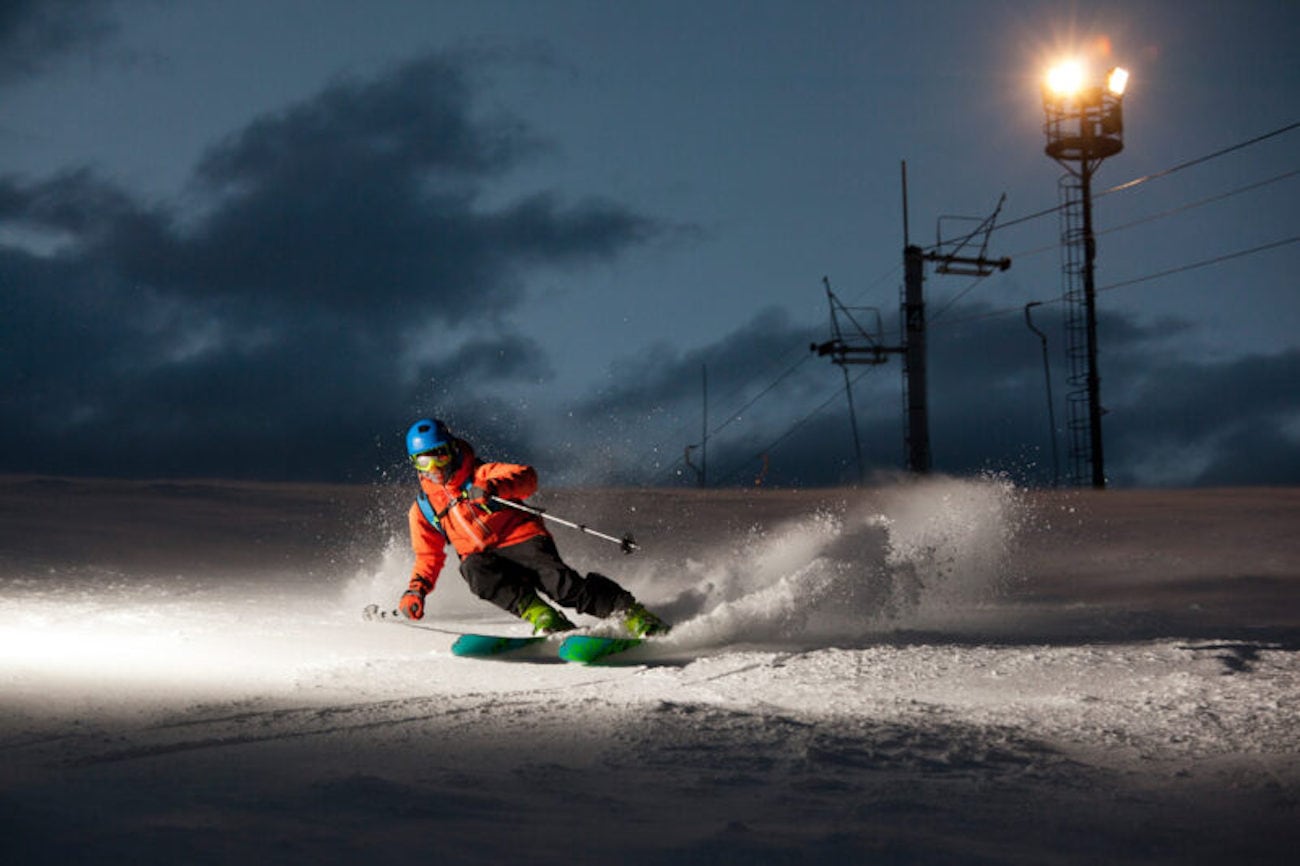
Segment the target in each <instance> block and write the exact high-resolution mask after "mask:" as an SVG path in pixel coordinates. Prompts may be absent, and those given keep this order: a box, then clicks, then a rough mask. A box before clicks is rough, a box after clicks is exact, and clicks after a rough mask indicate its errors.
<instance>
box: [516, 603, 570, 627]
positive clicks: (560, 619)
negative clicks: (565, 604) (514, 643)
mask: <svg viewBox="0 0 1300 866" xmlns="http://www.w3.org/2000/svg"><path fill="white" fill-rule="evenodd" d="M518 613H519V618H520V619H523V620H527V621H528V622H530V623H532V626H533V634H554V633H555V632H558V631H573V629H574V625H573V623H571V622H569V619H568V617H566V616H565V615H564V614H562V613H560V612H559V611H558V610H556V609H555V608H553V607H551V606H550V605H549V604H547V603H546V602H544V601H542V600H541V599H540V598H538V597H537V596H536V595H530V596H528V597H527V598H525V599H524V600H523V601H521V602H520V603H519V611H518Z"/></svg>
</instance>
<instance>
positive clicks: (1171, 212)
mask: <svg viewBox="0 0 1300 866" xmlns="http://www.w3.org/2000/svg"><path fill="white" fill-rule="evenodd" d="M1297 175H1300V169H1292V170H1290V171H1285V172H1282V173H1281V174H1277V175H1274V176H1272V177H1269V178H1265V179H1264V180H1259V181H1255V182H1254V183H1249V184H1246V185H1245V186H1240V187H1237V188H1235V189H1231V190H1228V191H1227V192H1223V193H1219V194H1218V195H1212V196H1207V197H1205V198H1202V199H1198V200H1196V201H1193V202H1188V203H1187V204H1184V205H1180V206H1178V207H1175V208H1170V209H1168V210H1164V211H1161V212H1159V213H1155V214H1149V215H1147V216H1145V217H1140V218H1139V219H1136V220H1132V221H1130V222H1127V223H1123V224H1121V225H1117V226H1112V227H1111V228H1108V229H1103V230H1101V231H1098V232H1094V233H1093V234H1094V236H1095V237H1102V236H1103V235H1109V234H1114V233H1115V232H1118V231H1123V230H1126V229H1130V228H1133V227H1134V226H1139V225H1143V224H1145V223H1149V222H1155V221H1156V220H1160V219H1165V218H1166V217H1171V216H1175V215H1177V214H1180V213H1184V212H1186V211H1190V210H1194V209H1196V208H1198V207H1204V206H1205V205H1208V204H1214V203H1215V202H1219V201H1223V200H1225V199H1229V198H1231V197H1233V196H1235V195H1241V194H1242V193H1246V192H1251V191H1252V190H1256V189H1260V188H1262V187H1266V186H1270V185H1272V184H1275V183H1280V182H1281V181H1284V180H1289V179H1291V178H1293V177H1296V176H1297ZM1059 246H1060V244H1059V242H1053V243H1050V244H1045V245H1043V246H1039V247H1035V248H1033V249H1030V250H1023V251H1020V252H1015V253H1012V255H1011V258H1013V259H1022V258H1025V257H1026V256H1031V255H1037V254H1039V253H1044V252H1048V251H1049V250H1054V249H1057V248H1058V247H1059ZM1266 248H1267V247H1266ZM985 279H986V277H983V276H981V277H979V278H978V279H976V280H974V281H972V282H971V284H970V285H968V286H966V288H964V289H962V290H961V291H960V292H958V293H957V294H956V295H954V296H953V297H951V298H949V299H948V301H947V302H946V303H945V304H944V305H943V306H942V307H940V308H939V311H938V312H937V313H935V314H934V315H933V316H932V317H931V318H930V321H931V322H932V323H933V322H937V321H939V319H940V318H941V317H942V316H943V315H944V313H946V312H947V311H948V310H949V309H950V308H951V307H952V306H953V305H954V304H956V303H957V302H958V301H960V300H961V299H962V298H964V297H965V296H966V295H968V294H970V292H971V291H973V290H974V289H975V288H976V287H977V286H978V285H979V284H980V283H982V282H983V281H984V280H985Z"/></svg>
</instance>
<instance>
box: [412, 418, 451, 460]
mask: <svg viewBox="0 0 1300 866" xmlns="http://www.w3.org/2000/svg"><path fill="white" fill-rule="evenodd" d="M451 438H452V437H451V431H450V430H448V429H447V425H446V424H444V423H442V422H441V421H438V420H436V419H434V418H421V419H420V420H419V421H416V422H415V423H414V424H412V425H411V429H410V430H407V431H406V453H407V456H409V457H414V456H415V455H416V454H423V453H424V452H425V451H432V450H433V449H435V448H437V447H438V446H439V445H449V444H451Z"/></svg>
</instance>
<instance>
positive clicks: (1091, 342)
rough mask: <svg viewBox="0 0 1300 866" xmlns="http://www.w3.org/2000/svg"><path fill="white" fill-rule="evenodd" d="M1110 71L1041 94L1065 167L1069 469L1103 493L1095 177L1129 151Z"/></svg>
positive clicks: (1051, 82) (1052, 83)
mask: <svg viewBox="0 0 1300 866" xmlns="http://www.w3.org/2000/svg"><path fill="white" fill-rule="evenodd" d="M1127 81H1128V73H1127V72H1125V71H1124V70H1123V69H1118V68H1116V69H1112V70H1111V72H1110V74H1109V76H1108V77H1107V81H1106V84H1105V86H1102V85H1089V84H1086V83H1085V82H1084V81H1083V74H1082V70H1081V68H1079V67H1077V66H1063V67H1058V68H1057V69H1056V70H1053V72H1052V73H1051V74H1049V76H1048V82H1047V85H1046V86H1045V87H1044V89H1043V108H1044V110H1045V111H1046V114H1047V119H1046V121H1045V122H1044V124H1043V130H1044V131H1045V132H1046V133H1047V148H1046V150H1047V155H1048V156H1050V157H1051V158H1052V159H1054V160H1056V161H1057V162H1059V163H1060V164H1061V165H1063V166H1065V169H1066V171H1067V172H1068V173H1067V174H1065V175H1064V176H1062V178H1061V180H1060V185H1059V189H1060V197H1061V208H1060V212H1061V267H1062V282H1063V289H1064V297H1065V307H1066V315H1065V323H1066V324H1065V337H1066V355H1067V360H1068V363H1069V383H1070V386H1071V391H1070V392H1069V395H1068V398H1067V402H1068V408H1069V416H1068V417H1069V431H1070V467H1071V481H1072V482H1073V483H1074V484H1076V485H1080V486H1082V485H1084V484H1087V483H1091V484H1092V486H1093V487H1095V488H1098V489H1101V488H1104V487H1105V486H1106V461H1105V454H1104V450H1103V447H1102V435H1101V417H1102V415H1103V414H1105V409H1103V408H1102V405H1101V376H1100V374H1099V373H1098V371H1097V287H1096V280H1095V278H1094V262H1095V260H1096V257H1097V242H1096V238H1095V236H1094V234H1093V229H1092V176H1093V174H1094V173H1095V172H1096V171H1097V169H1098V168H1099V167H1100V166H1101V163H1102V161H1103V160H1104V159H1106V157H1109V156H1114V155H1115V154H1117V153H1119V152H1120V151H1121V150H1123V149H1124V115H1123V95H1124V86H1125V84H1126V83H1127Z"/></svg>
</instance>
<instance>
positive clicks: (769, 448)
mask: <svg viewBox="0 0 1300 866" xmlns="http://www.w3.org/2000/svg"><path fill="white" fill-rule="evenodd" d="M870 372H871V368H870V367H868V368H866V369H864V370H863V371H862V372H861V373H859V374H858V375H857V376H855V377H854V378H853V379H852V380H851V381H850V383H849V387H852V386H853V385H856V384H857V383H858V381H859V380H861V379H862V378H863V377H864V376H866V375H867V374H868V373H870ZM839 398H840V389H839V387H838V386H837V387H836V388H835V390H834V392H833V393H832V394H831V395H830V396H829V397H827V398H826V399H825V400H823V401H822V402H821V404H819V405H818V406H817V408H815V409H813V410H812V411H811V412H809V413H808V414H807V415H805V416H803V417H802V418H800V419H799V420H798V421H796V422H794V424H792V425H791V426H790V427H788V428H786V431H785V432H784V433H782V434H781V435H780V436H778V437H777V438H776V439H774V440H772V441H771V442H770V443H768V445H767V446H766V447H765V448H762V449H760V450H759V451H758V452H757V453H755V454H753V455H751V456H749V457H747V458H745V459H744V460H742V461H740V462H739V464H737V466H736V468H735V469H734V470H732V471H731V472H729V473H728V474H726V475H724V476H722V480H723V481H731V480H732V479H734V478H737V477H739V476H740V474H741V472H742V471H744V468H745V466H747V465H748V464H749V463H752V462H753V461H754V460H761V459H762V457H763V455H764V454H766V453H768V452H770V451H772V450H773V449H775V448H776V447H777V446H779V445H780V444H781V443H782V442H784V441H785V440H787V439H789V438H790V437H791V436H793V435H794V434H795V432H796V431H798V429H799V428H800V427H802V426H803V425H805V424H807V423H808V422H809V421H811V420H812V419H813V418H815V417H816V416H817V415H820V414H821V413H822V412H823V411H825V409H826V407H827V406H829V405H831V404H832V403H834V402H835V401H836V400H838V399H839Z"/></svg>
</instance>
